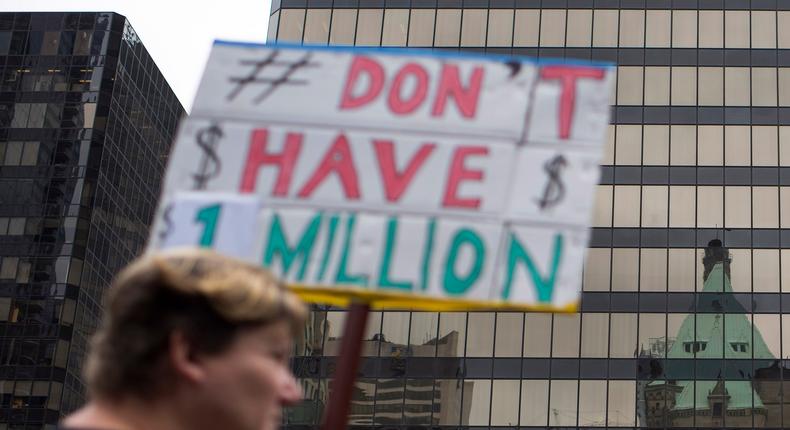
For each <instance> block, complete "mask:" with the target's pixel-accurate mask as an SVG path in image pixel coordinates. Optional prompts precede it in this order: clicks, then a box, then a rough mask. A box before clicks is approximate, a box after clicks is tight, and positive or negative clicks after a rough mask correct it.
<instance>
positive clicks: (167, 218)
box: [159, 203, 173, 242]
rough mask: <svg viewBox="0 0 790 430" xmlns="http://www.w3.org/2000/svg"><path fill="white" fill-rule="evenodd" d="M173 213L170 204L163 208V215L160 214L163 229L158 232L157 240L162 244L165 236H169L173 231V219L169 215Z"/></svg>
mask: <svg viewBox="0 0 790 430" xmlns="http://www.w3.org/2000/svg"><path fill="white" fill-rule="evenodd" d="M172 212H173V204H172V203H170V204H169V205H167V207H166V208H165V211H164V213H163V214H162V221H163V222H164V223H165V228H164V229H162V231H160V232H159V240H160V241H162V242H164V240H165V239H167V236H170V232H171V231H173V218H171V216H170V215H171V214H172Z"/></svg>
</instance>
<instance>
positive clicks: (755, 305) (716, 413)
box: [269, 0, 790, 429]
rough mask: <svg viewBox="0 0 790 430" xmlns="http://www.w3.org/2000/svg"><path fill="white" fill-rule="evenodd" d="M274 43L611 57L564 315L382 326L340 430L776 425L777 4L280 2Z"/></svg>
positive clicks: (788, 374)
mask: <svg viewBox="0 0 790 430" xmlns="http://www.w3.org/2000/svg"><path fill="white" fill-rule="evenodd" d="M269 38H270V40H282V41H290V42H297V43H311V44H344V45H366V46H383V47H389V46H409V47H421V48H429V49H445V50H461V51H465V50H471V51H479V52H491V53H504V54H515V55H529V56H533V57H540V58H548V57H554V58H556V57H559V58H581V59H591V60H604V61H609V62H613V63H616V64H617V65H618V76H617V85H616V88H615V91H614V92H613V94H612V95H611V100H612V105H613V108H612V123H611V126H610V127H609V130H610V133H609V141H608V144H607V150H606V155H605V158H604V166H603V167H602V172H603V174H602V180H601V184H600V185H599V186H598V190H597V202H596V209H595V216H594V221H593V232H592V239H591V243H590V249H589V254H588V259H587V264H586V267H585V272H584V281H583V285H582V289H583V293H582V301H581V309H580V312H579V313H576V314H571V315H559V314H558V315H551V314H540V313H529V314H522V313H508V312H499V313H492V312H470V313H440V314H437V313H424V312H398V311H386V312H380V313H376V314H374V316H373V318H372V322H371V324H370V326H369V327H368V333H367V339H368V341H367V342H368V343H369V344H370V345H366V346H365V348H364V351H365V355H366V357H365V359H364V360H363V364H362V369H361V371H360V379H359V382H358V384H357V390H356V391H355V393H354V396H355V403H354V404H353V406H352V415H351V417H352V422H353V423H354V424H356V425H358V426H359V427H365V428H368V427H374V428H387V429H395V428H400V429H405V428H410V427H421V426H439V427H440V428H441V427H442V426H446V427H452V428H502V429H504V428H533V427H534V428H544V427H570V428H587V427H610V428H636V427H640V428H751V427H761V428H776V429H778V428H783V427H790V361H789V360H788V359H790V317H789V316H788V315H786V313H788V312H790V1H787V0H275V1H274V2H273V8H272V12H271V19H270V29H269ZM343 318H344V314H343V312H342V311H339V310H338V311H336V310H331V309H330V310H327V311H317V312H315V313H314V319H315V321H316V324H319V325H320V327H322V328H321V329H320V330H317V329H315V327H314V328H313V329H311V330H310V331H309V333H311V334H312V338H309V337H308V340H307V342H306V347H305V349H304V350H303V351H300V355H301V356H300V357H298V359H297V361H296V363H297V365H296V370H297V372H298V374H299V376H300V377H301V378H302V380H303V381H304V383H303V384H304V386H305V391H306V392H307V393H308V399H309V400H308V402H307V403H306V404H305V405H302V407H300V409H297V410H294V411H293V413H292V414H291V416H290V417H289V421H288V425H289V426H290V428H300V427H311V426H315V424H316V422H317V421H316V420H317V418H316V417H318V416H319V415H320V412H321V410H322V408H323V406H324V405H325V401H326V398H327V396H328V395H330V394H329V391H330V385H329V383H328V382H327V381H329V380H330V378H331V375H332V373H333V368H334V366H335V365H336V363H335V356H336V354H337V343H338V339H337V337H338V336H339V334H340V333H339V331H340V329H341V327H342V320H343ZM371 345H375V346H371ZM785 381H787V382H785Z"/></svg>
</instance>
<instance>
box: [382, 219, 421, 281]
mask: <svg viewBox="0 0 790 430" xmlns="http://www.w3.org/2000/svg"><path fill="white" fill-rule="evenodd" d="M397 233H398V219H397V218H396V217H391V218H390V219H389V220H388V221H387V236H386V239H385V240H384V255H383V256H382V257H381V269H380V270H379V286H381V287H383V288H396V289H399V290H411V289H413V288H414V286H413V285H412V283H411V282H403V281H401V282H399V281H393V280H391V279H390V276H389V271H390V264H391V263H392V250H393V249H394V248H395V246H396V240H395V238H396V236H397Z"/></svg>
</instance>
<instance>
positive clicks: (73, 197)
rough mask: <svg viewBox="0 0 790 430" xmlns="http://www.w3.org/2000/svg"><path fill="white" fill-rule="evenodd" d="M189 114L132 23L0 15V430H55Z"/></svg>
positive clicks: (100, 16)
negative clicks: (105, 298)
mask: <svg viewBox="0 0 790 430" xmlns="http://www.w3.org/2000/svg"><path fill="white" fill-rule="evenodd" d="M182 116H184V109H183V107H182V106H181V104H180V103H179V101H178V100H177V99H176V97H175V95H174V94H173V91H172V90H171V89H170V87H169V86H168V84H167V82H166V81H165V79H164V77H163V76H162V74H161V72H160V71H159V70H158V69H157V67H156V65H155V64H154V62H153V60H152V59H151V57H150V56H149V55H148V52H146V50H145V47H143V44H142V43H141V42H140V39H139V38H138V37H137V35H136V34H135V32H134V30H133V29H132V27H131V25H130V24H129V22H128V21H127V19H126V18H125V17H123V16H121V15H118V14H115V13H0V428H3V429H5V428H9V429H22V428H24V429H32V428H54V424H55V423H56V422H57V421H58V419H59V417H60V416H62V415H63V414H64V413H66V412H68V411H71V410H73V409H75V408H76V407H78V406H80V405H81V404H82V402H83V401H84V400H85V387H84V383H83V380H82V377H81V373H80V369H81V367H82V363H83V358H84V356H85V352H86V348H87V339H88V336H89V334H90V333H91V332H92V331H93V330H94V328H95V327H96V325H97V322H98V321H99V318H100V309H101V306H100V303H101V294H102V291H103V289H104V288H105V287H106V286H107V285H108V284H109V281H110V280H111V278H112V276H113V275H114V274H115V273H116V271H117V270H118V269H119V268H120V267H121V266H122V265H123V264H124V263H126V262H128V261H129V260H130V259H131V258H133V257H134V256H136V255H137V254H139V253H140V252H141V250H142V248H143V246H144V244H145V241H146V238H147V232H148V227H149V223H150V221H151V219H152V214H153V211H154V209H155V205H156V202H157V199H158V197H159V195H158V192H159V186H160V180H161V178H162V176H163V174H164V169H165V161H166V158H167V154H168V151H169V147H170V143H171V140H172V138H173V136H174V133H175V130H176V125H177V123H178V121H179V119H180V118H181V117H182Z"/></svg>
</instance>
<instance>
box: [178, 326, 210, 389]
mask: <svg viewBox="0 0 790 430" xmlns="http://www.w3.org/2000/svg"><path fill="white" fill-rule="evenodd" d="M169 343H170V345H169V346H170V348H169V358H170V366H171V367H172V368H173V372H174V373H175V374H176V375H178V376H179V377H182V378H185V379H187V380H188V381H190V382H201V381H202V380H204V379H205V377H206V373H205V370H204V369H203V366H202V364H201V362H200V360H198V354H196V353H195V350H194V347H193V346H192V344H191V343H190V342H189V340H188V339H187V338H186V336H184V333H182V332H181V331H178V330H176V331H174V332H172V333H170V342H169Z"/></svg>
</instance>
